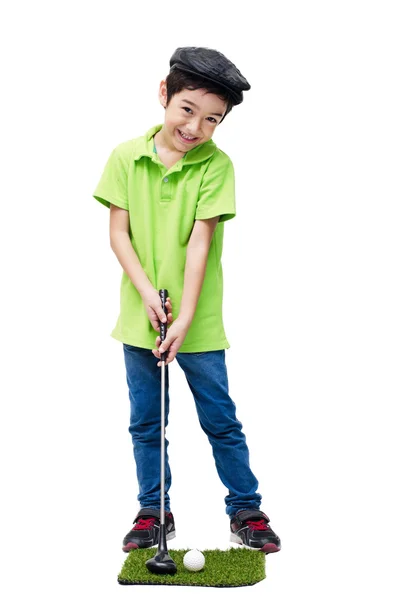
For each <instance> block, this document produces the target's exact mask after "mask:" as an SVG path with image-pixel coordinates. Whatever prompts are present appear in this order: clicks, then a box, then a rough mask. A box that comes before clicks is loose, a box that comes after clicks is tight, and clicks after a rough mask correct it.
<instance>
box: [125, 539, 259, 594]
mask: <svg viewBox="0 0 397 600" xmlns="http://www.w3.org/2000/svg"><path fill="white" fill-rule="evenodd" d="M188 550H189V549H186V550H172V549H171V550H170V549H168V552H169V554H170V556H171V558H172V560H173V561H174V562H175V564H176V566H177V572H176V573H175V575H156V574H155V573H151V572H150V571H149V570H148V569H147V567H146V564H145V563H146V561H147V560H148V559H149V558H152V557H153V556H155V555H156V553H157V548H148V549H139V550H132V551H131V552H130V553H129V554H128V557H127V558H126V560H125V562H124V565H123V567H122V569H121V572H120V573H119V576H118V582H119V583H120V584H122V585H198V586H208V587H238V586H243V585H254V584H255V583H258V582H259V581H262V579H265V577H266V575H265V554H264V553H263V552H260V551H255V550H248V549H247V548H229V550H203V554H204V556H205V566H204V568H203V569H202V571H197V572H195V573H194V572H191V571H188V570H187V569H186V568H185V567H184V565H183V557H184V555H185V553H186V552H188Z"/></svg>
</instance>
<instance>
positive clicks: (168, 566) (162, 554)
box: [145, 550, 176, 575]
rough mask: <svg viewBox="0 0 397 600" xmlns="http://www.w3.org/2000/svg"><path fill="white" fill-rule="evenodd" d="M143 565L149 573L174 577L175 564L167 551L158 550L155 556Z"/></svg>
mask: <svg viewBox="0 0 397 600" xmlns="http://www.w3.org/2000/svg"><path fill="white" fill-rule="evenodd" d="M145 564H146V566H147V568H148V569H149V571H150V572H151V573H157V575H174V573H176V564H175V563H174V561H173V560H172V558H171V556H170V555H169V554H168V552H167V550H159V551H158V552H157V554H156V556H154V557H153V558H150V559H149V560H147V561H146V563H145Z"/></svg>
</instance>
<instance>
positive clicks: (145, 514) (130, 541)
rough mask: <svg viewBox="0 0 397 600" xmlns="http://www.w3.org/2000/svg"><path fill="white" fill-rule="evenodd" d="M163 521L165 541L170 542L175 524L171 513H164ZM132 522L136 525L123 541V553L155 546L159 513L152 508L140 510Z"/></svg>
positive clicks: (158, 530) (157, 535)
mask: <svg viewBox="0 0 397 600" xmlns="http://www.w3.org/2000/svg"><path fill="white" fill-rule="evenodd" d="M164 520H165V531H166V540H167V541H168V540H172V539H173V538H174V537H175V523H174V517H173V515H172V513H170V512H165V515H164ZM133 522H134V523H136V525H134V527H133V528H132V529H131V531H130V532H129V533H127V535H126V536H125V538H124V540H123V550H124V552H129V551H130V550H136V549H137V548H151V547H152V546H157V544H158V543H159V533H160V511H159V510H156V509H153V508H141V510H140V511H139V512H138V514H137V516H136V517H135V519H134V521H133Z"/></svg>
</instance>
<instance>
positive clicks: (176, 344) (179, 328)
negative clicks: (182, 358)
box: [152, 319, 189, 367]
mask: <svg viewBox="0 0 397 600" xmlns="http://www.w3.org/2000/svg"><path fill="white" fill-rule="evenodd" d="M188 331H189V325H188V324H187V323H185V322H184V321H178V319H176V320H175V321H174V322H173V324H172V325H171V327H170V328H169V329H168V331H167V335H166V337H165V340H164V342H162V343H161V339H160V336H158V337H157V338H156V346H157V348H158V350H152V352H153V354H154V355H155V357H156V358H161V354H162V352H165V351H166V350H168V356H167V360H166V361H165V364H166V365H168V364H169V363H170V362H172V361H173V360H174V358H175V356H176V355H177V352H178V350H179V348H180V347H181V346H182V344H183V342H184V339H185V337H186V334H187V332H188ZM160 346H161V352H160V351H159V350H160ZM161 362H162V361H160V362H158V363H157V366H158V367H161Z"/></svg>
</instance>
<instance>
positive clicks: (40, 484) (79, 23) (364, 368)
mask: <svg viewBox="0 0 397 600" xmlns="http://www.w3.org/2000/svg"><path fill="white" fill-rule="evenodd" d="M393 4H394V3H392V2H382V1H379V0H378V2H366V1H362V2H353V1H348V0H344V1H333V2H318V1H317V2H315V1H312V2H309V1H302V2H292V1H282V0H280V1H278V2H271V3H270V2H264V3H262V4H259V3H256V2H253V1H248V0H247V1H246V2H244V3H241V5H234V4H233V3H231V2H230V1H229V2H220V1H218V2H203V1H200V2H189V3H176V2H175V3H174V2H153V1H151V2H146V3H140V2H132V1H130V2H127V1H115V0H113V1H112V2H110V1H108V2H95V3H94V2H91V1H90V2H88V1H86V2H84V1H81V0H80V1H79V2H73V1H69V2H40V1H36V2H32V3H28V2H15V3H12V4H11V3H8V7H6V8H5V9H4V8H3V9H2V15H1V22H2V25H1V36H0V39H1V44H2V58H3V61H2V62H3V67H2V75H1V79H2V87H3V92H2V96H1V102H2V109H1V120H2V124H1V146H2V148H1V152H2V157H1V166H2V176H1V181H2V186H1V187H2V212H1V230H0V234H1V236H0V237H1V259H2V264H1V273H2V277H1V279H2V292H1V301H2V310H1V344H2V363H1V364H2V376H1V386H2V393H1V398H2V403H1V413H2V414H1V431H0V433H1V436H0V439H1V457H2V463H3V464H2V489H3V491H2V495H1V500H2V505H3V506H2V510H1V520H2V523H1V528H0V530H1V551H2V553H3V558H2V565H1V566H2V577H1V586H2V587H4V588H5V593H4V594H2V595H3V597H5V598H7V599H12V598H24V597H32V596H34V597H40V598H42V599H43V600H44V599H47V598H48V599H49V598H55V597H56V598H58V599H59V600H61V599H62V600H63V599H64V598H65V599H66V598H70V597H72V595H73V596H75V597H78V598H98V599H99V598H100V599H102V598H106V599H107V600H110V599H111V598H117V597H131V594H132V593H148V592H150V593H158V592H159V590H158V589H155V588H140V589H139V590H138V589H136V588H130V587H124V586H120V585H119V584H118V583H117V575H118V573H119V571H120V569H121V566H122V564H123V561H124V560H125V558H126V555H125V554H123V553H122V551H121V543H122V539H123V537H124V535H125V534H126V533H127V531H128V530H129V529H130V528H131V526H132V520H133V518H134V516H135V514H136V511H137V509H138V506H137V502H136V495H137V485H136V481H135V466H134V463H133V454H132V444H131V439H130V436H129V433H128V420H129V400H128V390H127V385H126V381H125V371H124V363H123V355H122V345H121V344H120V343H119V342H116V341H115V340H114V339H112V338H111V337H110V331H111V330H112V328H113V327H114V324H115V321H116V318H117V315H118V303H119V282H120V277H121V267H120V265H119V263H118V262H117V259H116V257H115V255H114V254H113V253H112V251H111V249H110V246H109V239H108V219H109V212H108V210H107V209H106V208H105V207H103V206H102V205H100V204H99V203H97V202H96V201H95V200H94V199H93V198H92V192H93V190H94V188H95V186H96V184H97V182H98V180H99V178H100V175H101V173H102V170H103V167H104V165H105V162H106V160H107V158H108V156H109V154H110V152H111V150H112V149H113V148H114V147H115V146H116V145H117V144H118V143H120V142H122V141H125V140H127V139H130V138H132V137H136V136H139V135H142V134H143V133H144V132H146V131H147V130H148V129H149V128H150V127H152V126H153V125H154V124H156V123H160V122H162V118H163V109H162V108H161V106H160V104H159V102H158V98H157V91H158V85H159V83H160V80H161V79H162V78H163V77H165V76H166V75H167V73H168V64H169V63H168V61H169V58H170V56H171V54H172V53H173V51H174V50H175V49H176V48H177V47H179V46H186V45H193V46H194V45H197V46H208V47H212V48H216V49H218V50H220V51H221V52H223V53H224V54H226V56H228V58H230V60H232V61H233V62H235V64H236V65H237V66H238V68H239V69H240V70H241V72H242V73H243V74H244V75H245V77H246V78H247V79H248V81H249V82H250V83H251V86H252V89H251V90H250V91H249V92H247V93H246V94H245V99H244V102H243V104H242V105H240V106H238V107H235V109H234V110H233V111H232V113H231V114H230V115H229V116H228V117H227V118H226V120H225V121H224V123H222V125H221V126H220V127H219V129H218V130H217V131H216V133H215V136H214V141H215V142H216V143H217V144H218V145H219V147H220V148H221V149H223V150H224V151H225V152H226V153H227V154H229V156H230V157H231V158H232V160H233V162H234V166H235V170H236V179H237V218H236V219H234V220H232V221H230V222H228V223H227V224H226V225H225V245H224V254H223V268H224V279H225V299H224V322H225V328H226V333H227V336H228V339H229V342H230V344H231V348H230V349H229V350H228V351H227V353H226V360H227V366H228V373H229V383H230V393H231V396H232V398H233V399H234V401H235V403H236V405H237V414H238V417H239V418H240V420H241V421H242V422H243V425H244V431H245V433H246V436H247V441H248V445H249V448H250V453H251V466H252V469H253V471H254V473H255V474H256V476H257V478H258V479H259V481H260V491H261V493H262V495H263V505H262V508H263V510H264V511H265V512H266V513H267V514H268V515H269V516H270V518H271V524H272V525H273V527H274V529H275V531H276V532H277V533H278V534H279V536H280V538H281V540H282V544H283V549H282V551H281V552H280V553H278V554H276V555H272V556H269V557H268V559H267V578H266V579H265V581H263V582H261V583H260V584H258V585H256V586H254V587H252V588H240V589H236V590H214V589H210V590H206V592H205V593H207V594H211V595H212V596H215V595H217V596H218V597H226V595H227V596H228V597H229V596H230V595H233V596H239V597H241V594H242V593H244V594H247V595H250V596H251V597H255V598H259V597H262V596H263V595H264V596H266V597H267V598H271V599H283V600H284V599H287V598H288V599H290V598H303V597H304V598H306V599H307V600H309V599H310V600H312V599H313V600H314V599H316V600H317V599H318V598H321V599H322V600H325V599H327V600H328V599H331V598H336V597H338V598H352V597H360V598H373V597H382V599H383V600H386V599H388V598H395V597H396V596H395V594H396V590H395V587H396V585H395V539H396V533H397V532H396V525H395V523H396V518H395V506H396V497H395V493H394V479H395V460H393V459H394V457H395V453H396V448H395V420H394V418H393V417H392V415H393V414H394V413H393V409H394V405H395V403H396V379H395V370H396V333H397V331H396V301H397V297H396V296H397V294H396V260H395V259H396V251H397V248H396V158H397V157H396V154H397V152H396V134H397V131H396V129H397V128H396V106H397V93H396V64H395V56H396V50H397V49H396V35H395V33H396V19H395V15H394V14H393V12H392V8H393ZM3 6H4V5H3ZM394 8H395V7H394ZM259 11H260V12H259ZM170 383H171V393H170V396H171V413H170V425H169V427H168V431H167V435H168V438H169V440H170V450H169V452H170V460H171V467H172V473H173V485H172V489H171V498H172V509H173V511H174V513H175V518H176V526H177V538H176V539H175V540H174V542H172V543H170V544H169V548H170V549H171V550H172V548H184V547H188V546H189V547H197V548H200V549H202V550H203V549H206V548H216V547H218V548H227V547H228V546H229V542H228V539H229V531H228V518H227V516H226V514H225V511H224V500H223V499H224V496H226V494H227V490H226V489H225V488H224V487H223V485H222V484H221V483H220V481H219V479H218V476H217V474H216V470H215V465H214V462H213V458H212V453H211V448H210V445H209V443H208V441H207V439H206V437H205V435H204V433H203V432H202V431H201V429H200V427H199V424H198V419H197V416H196V413H195V410H194V403H193V399H192V397H191V395H190V391H189V389H188V386H187V383H186V381H185V380H184V376H183V373H182V371H181V370H180V368H179V366H178V364H177V363H176V361H174V363H172V364H171V365H170ZM393 588H394V591H393ZM202 592H203V590H200V588H189V589H188V593H189V594H191V595H192V596H193V595H197V594H199V593H202ZM161 593H162V594H164V596H165V597H171V595H172V597H176V596H178V597H182V596H183V597H184V595H185V594H186V588H185V589H183V588H175V587H173V588H163V589H162V590H161Z"/></svg>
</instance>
